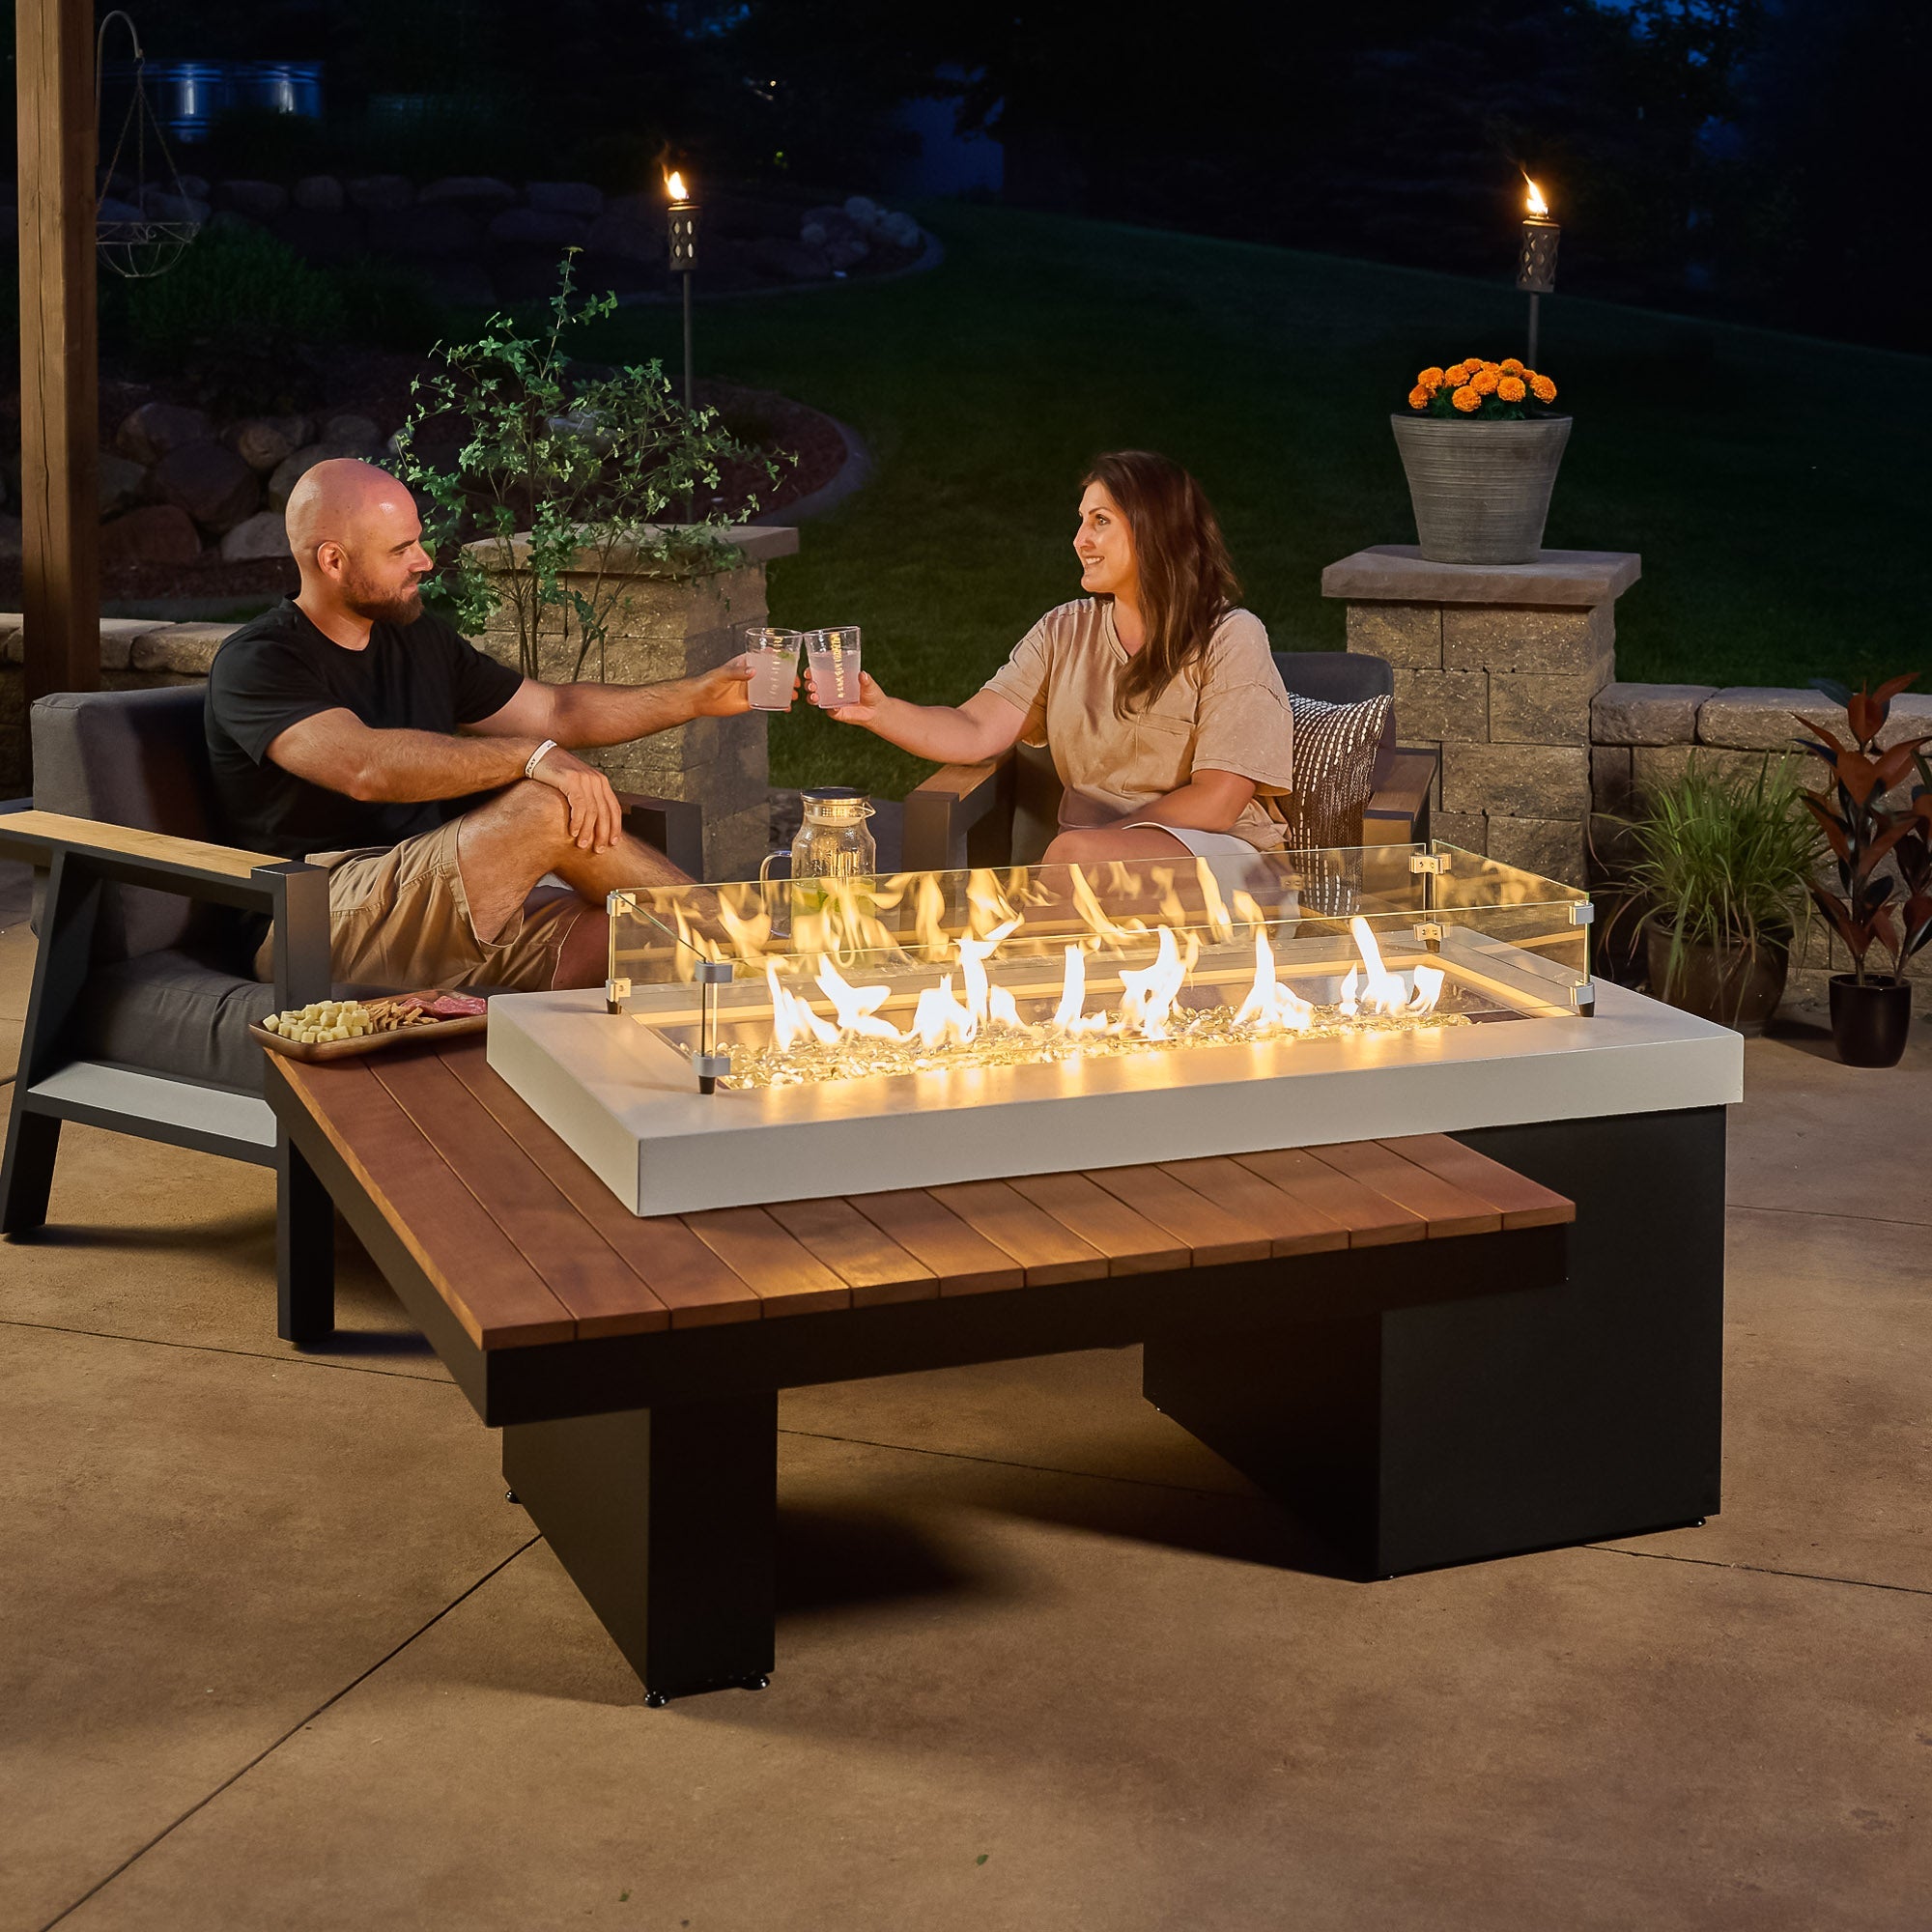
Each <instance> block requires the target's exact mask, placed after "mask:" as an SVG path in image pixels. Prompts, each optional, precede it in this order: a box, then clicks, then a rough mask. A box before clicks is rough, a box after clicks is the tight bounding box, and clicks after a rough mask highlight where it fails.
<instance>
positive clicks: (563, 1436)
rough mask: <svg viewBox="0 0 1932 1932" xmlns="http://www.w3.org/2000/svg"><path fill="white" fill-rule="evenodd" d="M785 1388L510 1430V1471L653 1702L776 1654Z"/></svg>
mask: <svg viewBox="0 0 1932 1932" xmlns="http://www.w3.org/2000/svg"><path fill="white" fill-rule="evenodd" d="M778 1427H779V1406H778V1397H777V1396H776V1395H774V1394H762V1395H751V1396H742V1397H735V1398H733V1399H731V1400H728V1401H724V1402H703V1403H689V1404H678V1405H675V1406H659V1407H657V1408H651V1409H626V1410H622V1411H619V1412H618V1413H615V1414H611V1415H587V1416H581V1417H573V1418H570V1419H568V1420H565V1421H561V1422H524V1423H512V1424H510V1425H508V1426H507V1427H506V1428H505V1429H504V1431H503V1478H504V1480H505V1482H507V1483H508V1484H509V1486H510V1489H511V1490H512V1492H514V1493H515V1495H516V1497H517V1499H518V1500H519V1501H520V1502H521V1503H522V1504H523V1505H524V1507H525V1508H526V1510H528V1511H529V1513H530V1518H531V1520H532V1521H534V1522H535V1524H536V1526H537V1527H538V1528H539V1529H540V1530H542V1532H543V1533H544V1536H545V1538H546V1539H547V1540H548V1542H549V1543H550V1546H551V1548H552V1549H554V1551H555V1552H556V1557H557V1560H558V1562H560V1563H561V1564H562V1565H563V1567H564V1569H565V1570H566V1571H567V1572H568V1573H569V1575H570V1578H571V1580H572V1581H573V1582H574V1583H575V1584H576V1585H577V1587H578V1589H579V1590H581V1591H582V1593H583V1597H584V1600H585V1601H586V1602H587V1603H588V1604H589V1605H590V1607H591V1608H592V1609H593V1610H595V1611H596V1612H597V1615H598V1618H599V1620H600V1621H601V1622H602V1623H603V1625H604V1628H605V1629H606V1630H607V1631H609V1632H610V1633H611V1639H612V1640H613V1641H614V1642H615V1644H616V1646H617V1648H618V1649H619V1650H621V1651H622V1652H623V1653H624V1656H625V1658H626V1659H627V1660H628V1661H629V1662H630V1665H631V1667H632V1669H634V1670H635V1671H636V1672H637V1673H638V1675H639V1678H641V1679H642V1681H643V1684H644V1688H645V1690H647V1691H648V1692H649V1696H648V1697H647V1699H646V1701H647V1702H648V1703H650V1704H653V1705H657V1704H663V1703H665V1702H667V1701H668V1700H669V1699H670V1698H672V1697H683V1696H688V1695H690V1694H691V1693H692V1692H694V1691H698V1690H725V1689H728V1688H731V1687H734V1686H744V1687H747V1688H753V1687H762V1685H763V1684H764V1681H765V1675H766V1673H767V1672H768V1671H769V1670H770V1669H771V1667H772V1660H773V1636H772V1619H773V1602H774V1581H773V1571H774V1558H773V1546H774V1540H775V1538H776V1535H777V1530H778Z"/></svg>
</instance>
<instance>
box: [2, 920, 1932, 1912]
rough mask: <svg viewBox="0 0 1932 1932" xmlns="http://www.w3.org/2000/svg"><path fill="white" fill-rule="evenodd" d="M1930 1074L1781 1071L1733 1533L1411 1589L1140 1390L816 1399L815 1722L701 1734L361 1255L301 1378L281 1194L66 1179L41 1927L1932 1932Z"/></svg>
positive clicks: (861, 1388)
mask: <svg viewBox="0 0 1932 1932" xmlns="http://www.w3.org/2000/svg"><path fill="white" fill-rule="evenodd" d="M31 944H32V942H31V939H30V938H29V936H28V935H27V934H26V933H25V931H24V929H23V928H21V927H19V926H18V925H17V924H15V925H14V926H13V927H12V929H11V930H9V931H8V932H6V933H5V934H4V936H0V1071H4V1070H5V1065H6V1064H7V1063H8V1062H9V1061H10V1060H11V1055H12V1053H13V1050H14V1043H15V1041H16V1040H17V1035H18V1022H19V1020H20V1017H21V1015H22V1012H23V1010H24V1004H25V984H26V980H25V974H26V969H27V966H28V963H29V961H30V958H31ZM1914 1032H1915V1035H1916V1038H1915V1041H1914V1045H1913V1047H1912V1050H1911V1054H1910V1057H1909V1060H1908V1064H1907V1065H1906V1066H1905V1067H1903V1068H1901V1069H1899V1070H1897V1071H1894V1072H1887V1073H1869V1072H1856V1071H1853V1070H1850V1069H1847V1068H1844V1067H1841V1066H1839V1065H1836V1064H1835V1062H1833V1060H1832V1059H1831V1058H1830V1057H1829V1046H1828V1045H1827V1044H1825V1043H1823V1042H1822V1041H1821V1040H1820V1039H1819V1038H1818V1037H1816V1035H1815V1033H1813V1034H1809V1035H1807V1034H1804V1033H1803V1032H1799V1033H1795V1034H1789V1035H1787V1037H1781V1038H1777V1039H1772V1040H1765V1041H1760V1042H1756V1043H1753V1044H1752V1045H1751V1047H1750V1048H1749V1050H1748V1055H1747V1061H1748V1073H1747V1079H1748V1083H1749V1098H1748V1099H1747V1101H1746V1103H1745V1104H1744V1106H1742V1107H1741V1108H1739V1109H1738V1110H1737V1111H1736V1117H1735V1120H1734V1123H1733V1133H1732V1140H1731V1149H1732V1171H1731V1179H1730V1199H1731V1204H1732V1211H1731V1216H1730V1228H1731V1273H1730V1284H1729V1319H1728V1342H1727V1360H1728V1371H1727V1373H1728V1384H1727V1391H1728V1392H1727V1416H1726V1472H1725V1498H1724V1511H1723V1514H1722V1516H1721V1517H1719V1518H1714V1519H1713V1520H1711V1522H1710V1523H1709V1524H1708V1525H1707V1526H1706V1527H1704V1528H1702V1529H1687V1530H1680V1531H1675V1532H1672V1533H1670V1534H1666V1535H1660V1536H1648V1537H1639V1538H1633V1539H1629V1540H1626V1541H1622V1542H1616V1543H1610V1544H1604V1545H1598V1546H1594V1547H1591V1548H1579V1549H1566V1550H1557V1551H1551V1552H1548V1553H1545V1554H1540V1555H1533V1556H1524V1557H1518V1558H1514V1559H1511V1560H1508V1561H1502V1562H1495V1563H1488V1564H1481V1565H1476V1566H1472V1567H1469V1568H1465V1569H1460V1570H1454V1571H1445V1572H1439V1573H1435V1574H1433V1575H1428V1576H1421V1577H1406V1578H1402V1579H1400V1580H1397V1581H1392V1582H1382V1583H1376V1584H1372V1585H1363V1584H1359V1583H1353V1582H1345V1581H1339V1580H1336V1579H1335V1578H1333V1577H1329V1576H1325V1575H1323V1574H1321V1551H1320V1549H1319V1548H1317V1547H1315V1546H1313V1545H1311V1544H1307V1543H1304V1542H1303V1541H1302V1540H1301V1538H1300V1537H1299V1536H1298V1534H1297V1532H1296V1530H1295V1529H1294V1527H1293V1524H1292V1523H1290V1522H1289V1521H1287V1520H1285V1519H1283V1518H1282V1517H1281V1516H1279V1515H1278V1514H1277V1512H1276V1511H1275V1510H1274V1509H1273V1508H1272V1507H1271V1506H1269V1505H1268V1504H1266V1503H1265V1502H1264V1501H1263V1500H1261V1499H1260V1498H1258V1497H1257V1496H1255V1495H1254V1494H1253V1493H1252V1492H1250V1491H1249V1490H1248V1489H1247V1487H1246V1485H1245V1484H1244V1483H1243V1482H1242V1481H1241V1480H1240V1479H1239V1478H1238V1477H1236V1475H1235V1474H1234V1473H1233V1472H1232V1471H1230V1470H1229V1469H1228V1468H1227V1467H1226V1465H1225V1464H1223V1463H1220V1462H1218V1461H1217V1460H1216V1459H1215V1458H1214V1457H1213V1456H1211V1455H1210V1454H1208V1452H1207V1451H1206V1450H1205V1449H1203V1448H1201V1447H1200V1446H1199V1445H1197V1444H1196V1443H1194V1442H1193V1441H1192V1439H1191V1438H1189V1437H1188V1436H1186V1435H1183V1434H1182V1433H1181V1432H1180V1431H1179V1430H1178V1429H1177V1428H1175V1427H1174V1426H1173V1425H1171V1424H1169V1423H1168V1422H1166V1421H1165V1420H1164V1419H1163V1418H1162V1417H1161V1416H1159V1415H1158V1414H1156V1413H1155V1412H1154V1411H1153V1410H1152V1409H1151V1408H1150V1407H1149V1406H1147V1405H1146V1404H1145V1403H1144V1402H1143V1401H1142V1400H1141V1398H1140V1395H1139V1392H1138V1361H1137V1357H1136V1354H1135V1351H1131V1350H1125V1351H1109V1352H1102V1353H1094V1354H1083V1355H1073V1356H1064V1357H1059V1358H1055V1359H1051V1360H1045V1361H1037V1362H1029V1363H1021V1364H1017V1365H1009V1366H1006V1367H1000V1368H990V1369H975V1370H968V1371H958V1372H951V1373H945V1374H937V1375H929V1376H923V1377H908V1378H900V1379H898V1380H894V1381H887V1382H876V1383H864V1384H853V1385H849V1386H843V1387H837V1388H827V1389H819V1390H814V1391H810V1392H806V1393H802V1394H798V1395H794V1396H790V1397H788V1398H786V1399H785V1401H784V1404H783V1406H782V1409H781V1426H782V1429H783V1431H784V1434H783V1435H782V1437H781V1503H782V1509H783V1517H784V1540H785V1561H784V1571H783V1578H782V1585H781V1588H782V1605H783V1607H782V1614H781V1626H780V1633H779V1656H780V1663H779V1669H778V1671H777V1673H776V1675H775V1676H774V1679H773V1683H772V1688H771V1689H770V1690H768V1691H765V1692H763V1693H761V1694H756V1695H753V1694H749V1693H743V1692H730V1693H725V1694H724V1695H719V1696H712V1697H704V1698H696V1699H693V1700H691V1701H689V1702H686V1703H680V1704H674V1705H672V1706H671V1707H670V1708H669V1709H668V1710H665V1711H655V1712H654V1711H647V1710H645V1709H644V1708H643V1706H642V1700H641V1691H640V1689H639V1685H638V1683H637V1681H636V1679H635V1678H634V1677H633V1676H632V1675H631V1673H630V1671H629V1670H628V1669H627V1667H626V1666H625V1665H624V1663H623V1662H622V1661H621V1660H620V1659H619V1657H618V1656H617V1654H616V1652H615V1650H614V1649H613V1648H612V1646H611V1643H610V1641H609V1640H608V1638H606V1636H605V1635H604V1634H603V1632H602V1630H601V1629H600V1628H599V1626H598V1625H597V1623H596V1621H595V1620H594V1618H593V1617H592V1616H591V1614H590V1612H589V1610H588V1609H587V1608H586V1607H585V1606H584V1605H583V1604H582V1601H581V1600H580V1599H579V1598H578V1596H577V1595H576V1593H575V1591H574V1590H573V1588H572V1587H571V1585H570V1584H569V1582H568V1581H567V1579H566V1578H565V1577H564V1576H563V1574H562V1572H561V1571H560V1570H559V1569H558V1567H557V1565H556V1564H555V1562H554V1560H553V1559H552V1557H551V1555H550V1552H549V1550H548V1549H547V1548H546V1547H545V1546H544V1544H543V1543H542V1542H541V1541H540V1540H539V1539H537V1538H535V1537H534V1536H533V1535H532V1533H531V1529H530V1525H529V1523H528V1520H527V1519H526V1517H525V1516H524V1514H523V1512H522V1511H521V1510H519V1509H517V1508H515V1507H513V1506H511V1505H509V1504H507V1503H506V1502H505V1501H504V1500H503V1494H502V1483H501V1479H500V1476H499V1474H498V1473H497V1444H496V1441H495V1439H494V1438H493V1437H492V1436H491V1435H489V1434H488V1433H487V1432H485V1431H484V1430H483V1429H482V1428H481V1427H480V1426H479V1425H478V1424H477V1422H476V1420H475V1418H474V1416H473V1414H472V1413H471V1412H470V1410H469V1406H468V1405H467V1404H466V1402H465V1401H464V1400H463V1398H462V1397H461V1396H460V1395H459V1394H458V1393H457V1391H456V1390H455V1388H454V1387H453V1386H452V1385H451V1384H450V1382H449V1380H448V1378H446V1377H445V1376H444V1374H443V1373H442V1370H441V1368H440V1365H439V1364H438V1363H437V1361H436V1359H435V1357H434V1356H433V1355H431V1354H429V1353H428V1352H427V1350H425V1349H424V1347H423V1346H422V1345H421V1344H420V1343H419V1342H418V1341H417V1340H416V1339H415V1337H414V1336H413V1333H412V1330H411V1328H410V1326H409V1323H408V1321H407V1319H406V1318H405V1317H404V1316H403V1315H402V1314H401V1312H400V1310H399V1309H398V1308H397V1307H396V1305H395V1303H394V1302H393V1301H392V1300H391V1299H390V1298H389V1296H388V1294H387V1292H386V1290H385V1289H384V1286H383V1285H382V1283H381V1281H380V1279H379V1278H378V1277H377V1276H376V1275H375V1274H374V1272H373V1271H372V1270H371V1268H370V1267H369V1265H368V1264H367V1263H366V1261H364V1260H362V1258H361V1257H360V1255H359V1253H358V1252H357V1251H355V1250H354V1249H353V1248H352V1249H349V1250H348V1251H347V1252H346V1253H345V1258H344V1271H343V1272H344V1287H343V1293H342V1321H343V1324H344V1328H345V1331H346V1332H345V1333H344V1334H343V1336H342V1337H341V1338H340V1343H339V1346H338V1347H337V1348H336V1349H335V1350H332V1351H330V1352H328V1353H327V1354H318V1355H298V1354H296V1353H295V1352H293V1351H292V1350H288V1349H286V1348H284V1347H283V1346H282V1345H280V1344H278V1343H277V1342H276V1341H275V1340H274V1339H273V1334H272V1330H273V1283H272V1277H271V1236H272V1213H271V1201H270V1188H269V1184H268V1180H267V1178H266V1177H265V1176H264V1175H262V1174H260V1173H258V1172H256V1171H253V1170H247V1169H242V1168H239V1167H236V1166H232V1165H229V1164H225V1163H222V1162H219V1161H215V1160H213V1159H209V1158H206V1157H203V1156H200V1155H196V1154H192V1153H187V1152H182V1151H175V1150H172V1149H168V1148H163V1147H156V1146H150V1145H148V1144H145V1143H137V1142H134V1141H129V1140H125V1139H120V1138H117V1137H114V1136H110V1135H106V1134H100V1133H96V1132H92V1131H88V1130H84V1129H70V1130H69V1136H68V1141H67V1145H66V1148H65V1150H64V1152H63V1156H62V1161H61V1166H60V1170H59V1174H58V1178H57V1181H56V1185H55V1190H54V1200H53V1215H52V1220H53V1227H52V1229H51V1230H50V1232H49V1234H48V1236H46V1237H45V1238H44V1239H43V1240H40V1241H37V1242H35V1243H32V1244H28V1245H17V1246H16V1245H8V1246H0V1335H4V1348H0V1416H4V1417H5V1419H6V1421H5V1428H6V1439H7V1443H8V1449H9V1453H8V1454H7V1456H6V1459H5V1464H4V1468H0V1494H4V1497H5V1501H4V1504H3V1505H0V1538H3V1539H4V1548H0V1617H4V1626H3V1627H4V1630H5V1632H6V1642H5V1646H4V1653H0V1821H4V1823H0V1932H16V1928H19V1929H20V1932H24V1928H38V1927H43V1926H49V1925H52V1924H55V1923H59V1924H61V1925H63V1926H70V1927H72V1928H75V1932H82V1928H85V1932H108V1929H109V1928H133V1927H190V1926H191V1927H203V1926H222V1927H228V1926H235V1927H247V1928H255V1927H269V1926H272V1927H278V1928H279V1927H289V1928H308V1927H327V1928H335V1927H349V1926H355V1927H361V1926H383V1927H412V1926H435V1927H440V1926H450V1927H463V1928H466V1932H494V1928H504V1932H531V1928H550V1927H554V1926H561V1925H564V1924H576V1923H579V1922H581V1921H583V1920H586V1919H594V1920H597V1921H600V1922H608V1923H611V1924H616V1925H629V1926H635V1927H639V1928H649V1932H658V1928H690V1932H793V1929H794V1928H796V1932H819V1928H835V1927H836V1928H840V1929H841V1932H844V1928H862V1929H863V1928H875V1927H876V1928H881V1932H886V1928H892V1929H893V1932H897V1928H911V1927H919V1928H921V1932H951V1928H954V1927H959V1928H964V1927H967V1926H974V1927H994V1928H1005V1927H1015V1928H1017V1927H1021V1926H1025V1927H1030V1928H1031V1927H1040V1926H1050V1927H1056V1928H1093V1929H1094V1932H1141V1928H1148V1932H1152V1928H1163V1932H1165V1928H1178V1927H1187V1928H1192V1927H1204V1928H1215V1932H1222V1928H1226V1932H1249V1928H1253V1929H1254V1932H1263V1928H1268V1932H1272V1928H1290V1927H1292V1928H1296V1932H1303V1929H1304V1928H1305V1932H1323V1928H1331V1927H1334V1928H1340V1927H1376V1928H1379V1927H1384V1926H1396V1925H1400V1926H1404V1927H1420V1928H1437V1927H1439V1928H1445V1932H1446V1929H1447V1928H1455V1932H1463V1928H1468V1932H1477V1928H1482V1932H1495V1928H1515V1927H1525V1928H1538V1932H1542V1928H1596V1927H1603V1928H1612V1927H1615V1928H1624V1927H1633V1926H1639V1925H1640V1926H1643V1927H1646V1928H1671V1927H1699V1928H1702V1927H1732V1926H1735V1927H1739V1928H1751V1932H1776V1928H1787V1927H1788V1928H1793V1932H1798V1928H1803V1932H1826V1928H1840V1927H1842V1928H1880V1927H1898V1928H1924V1927H1926V1926H1928V1925H1932V1904H1928V1900H1932V1526H1928V1525H1929V1524H1932V1502H1928V1498H1932V1421H1928V1413H1927V1394H1926V1390H1927V1386H1928V1377H1927V1367H1928V1364H1929V1363H1932V1184H1928V1173H1932V1161H1928V1154H1927V1149H1928V1148H1929V1147H1932V1077H1928V1076H1932V1027H1927V1026H1926V1025H1924V1024H1922V1023H1919V1024H1916V1025H1915V1028H1914ZM1638 1207H1639V1211H1640V1204H1638ZM1657 1238H1658V1239H1659V1241H1660V1242H1665V1241H1668V1239H1669V1238H1670V1230H1669V1229H1668V1228H1667V1227H1660V1228H1659V1229H1658V1230H1657ZM1298 1566H1299V1567H1298Z"/></svg>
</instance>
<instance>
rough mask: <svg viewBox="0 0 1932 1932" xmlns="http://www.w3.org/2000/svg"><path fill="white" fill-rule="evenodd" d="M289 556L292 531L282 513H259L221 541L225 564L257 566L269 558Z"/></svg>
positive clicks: (274, 511)
mask: <svg viewBox="0 0 1932 1932" xmlns="http://www.w3.org/2000/svg"><path fill="white" fill-rule="evenodd" d="M288 554H289V530H288V526H287V524H286V523H284V522H283V520H282V513H281V511H279V510H257V511H256V512H255V514H254V515H253V516H252V517H245V518H243V519H242V521H241V523H239V524H237V525H236V526H235V527H234V528H233V529H232V530H230V531H229V532H228V534H227V535H226V536H225V537H223V538H222V539H221V559H222V561H223V562H224V563H253V562H255V561H256V560H257V559H258V558H261V557H268V556H287V555H288Z"/></svg>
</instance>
